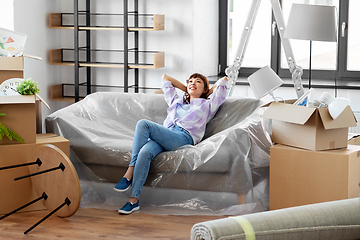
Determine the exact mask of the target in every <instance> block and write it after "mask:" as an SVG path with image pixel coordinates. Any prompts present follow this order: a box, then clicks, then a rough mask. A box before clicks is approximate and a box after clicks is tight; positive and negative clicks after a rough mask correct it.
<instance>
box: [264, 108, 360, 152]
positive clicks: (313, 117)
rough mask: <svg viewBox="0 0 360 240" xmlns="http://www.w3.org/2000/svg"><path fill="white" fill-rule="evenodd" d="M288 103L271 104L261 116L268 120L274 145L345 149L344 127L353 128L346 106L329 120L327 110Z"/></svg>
mask: <svg viewBox="0 0 360 240" xmlns="http://www.w3.org/2000/svg"><path fill="white" fill-rule="evenodd" d="M290 103H292V102H291V101H290V102H289V103H280V102H272V103H271V104H270V105H269V107H268V108H267V109H266V110H265V112H264V114H263V115H262V117H263V118H269V119H272V140H273V142H274V143H280V144H284V145H289V146H294V147H299V148H304V149H309V150H314V151H318V150H329V149H337V148H344V147H347V144H348V128H349V127H355V126H356V125H357V123H356V118H355V116H354V114H353V112H352V110H351V108H350V106H347V107H346V108H345V110H344V111H343V112H342V113H341V114H340V116H339V117H337V118H336V119H332V118H331V116H330V114H329V111H328V109H327V108H314V107H304V106H299V105H293V104H290Z"/></svg>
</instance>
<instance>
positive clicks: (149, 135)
mask: <svg viewBox="0 0 360 240" xmlns="http://www.w3.org/2000/svg"><path fill="white" fill-rule="evenodd" d="M179 129H180V128H179V127H176V129H169V128H166V127H164V126H162V125H160V124H157V123H154V122H152V121H149V120H146V119H142V120H140V121H138V123H137V124H136V128H135V136H134V141H133V148H132V157H131V161H130V165H129V166H130V167H134V166H135V165H136V161H137V159H138V155H139V152H140V150H141V148H142V147H143V146H144V145H145V144H146V143H147V142H148V141H149V139H151V140H153V141H155V142H157V143H158V144H159V145H160V146H161V147H162V148H163V150H164V151H171V150H174V149H176V148H178V147H181V146H184V145H186V144H192V143H193V142H192V141H193V140H192V138H191V135H190V134H189V133H188V132H186V131H185V130H182V131H181V130H179ZM155 156H156V155H155ZM155 156H154V157H155ZM132 170H133V169H130V168H129V169H128V171H127V172H126V174H125V175H126V176H127V178H128V179H130V178H131V177H130V176H131V174H132V172H133V171H132ZM129 177H130V178H129Z"/></svg>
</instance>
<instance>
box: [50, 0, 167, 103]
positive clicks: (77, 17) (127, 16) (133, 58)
mask: <svg viewBox="0 0 360 240" xmlns="http://www.w3.org/2000/svg"><path fill="white" fill-rule="evenodd" d="M85 1H86V5H85V10H79V0H74V13H50V14H49V27H50V28H55V29H72V30H73V31H74V48H73V49H69V48H64V49H54V50H51V51H50V64H52V65H65V66H73V67H74V84H71V86H73V88H74V95H73V96H72V95H71V96H68V95H66V94H64V86H67V85H69V84H59V85H55V86H52V87H51V99H52V100H56V101H59V100H60V101H75V102H77V101H79V100H80V99H81V98H83V96H80V86H81V87H86V95H88V94H90V93H92V88H94V87H96V88H99V87H110V86H108V85H93V84H92V82H91V79H92V76H91V69H92V68H93V67H104V68H123V69H124V75H123V79H124V80H123V83H124V84H123V86H113V87H112V88H121V89H123V90H124V92H128V91H129V89H131V88H133V89H134V91H135V92H136V93H137V92H139V89H142V88H141V87H139V69H140V68H141V69H155V68H160V67H163V66H164V52H156V51H139V31H157V30H164V15H154V14H139V13H138V9H139V4H138V0H133V1H134V9H133V10H131V11H129V9H128V1H129V0H123V9H124V10H123V11H124V12H123V13H119V14H114V13H91V12H90V0H85ZM111 17H112V18H114V17H115V18H117V19H116V21H115V22H117V23H116V25H110V26H109V25H106V26H105V25H104V24H102V23H101V21H102V20H103V19H101V18H111ZM71 18H72V21H73V23H71V22H69V19H70V20H71ZM146 18H147V19H149V20H147V21H140V19H146ZM143 22H145V24H144V23H143ZM140 23H141V24H142V25H140ZM94 30H97V31H98V30H119V31H123V32H124V34H123V35H124V37H123V49H122V50H102V49H92V48H91V34H92V31H94ZM79 32H85V39H86V40H85V44H84V46H80V43H79ZM129 34H134V38H133V39H134V40H133V47H132V48H129ZM66 52H72V54H70V57H69V56H67V55H66ZM102 53H105V55H106V56H105V57H104V59H98V58H99V55H100V54H102ZM110 54H114V55H119V54H120V56H115V57H109V55H110ZM149 54H152V55H153V58H151V57H150V58H149V57H148V55H149ZM94 55H96V56H94ZM142 55H144V56H147V57H143V58H142ZM95 58H96V60H95ZM110 59H111V60H110ZM114 59H115V60H114ZM149 59H150V62H149ZM80 68H85V69H86V82H84V83H80V79H79V78H80V77H79V75H80V74H79V70H80ZM130 70H132V71H134V81H133V82H134V83H133V85H129V81H128V80H129V71H130Z"/></svg>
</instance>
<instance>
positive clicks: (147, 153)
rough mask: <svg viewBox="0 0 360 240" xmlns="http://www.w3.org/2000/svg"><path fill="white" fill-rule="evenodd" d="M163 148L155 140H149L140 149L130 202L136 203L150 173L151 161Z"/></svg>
mask: <svg viewBox="0 0 360 240" xmlns="http://www.w3.org/2000/svg"><path fill="white" fill-rule="evenodd" d="M162 151H163V148H162V147H161V146H160V144H158V143H157V142H155V141H152V140H150V141H148V142H147V143H146V144H145V145H144V146H143V147H142V148H141V150H140V152H139V154H138V158H137V161H136V164H135V169H134V175H133V182H132V188H131V193H130V197H131V199H130V202H132V203H136V202H137V199H139V196H140V192H141V189H142V187H143V185H144V183H145V181H146V178H147V176H148V173H149V169H150V163H151V161H152V160H153V159H154V157H155V156H156V155H158V154H159V153H161V152H162Z"/></svg>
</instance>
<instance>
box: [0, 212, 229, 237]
mask: <svg viewBox="0 0 360 240" xmlns="http://www.w3.org/2000/svg"><path fill="white" fill-rule="evenodd" d="M48 213H49V211H47V210H44V211H35V212H24V213H16V214H13V215H11V216H9V217H7V218H5V219H3V220H1V221H0V239H37V240H38V239H39V240H42V239H44V240H45V239H46V240H49V239H59V238H61V239H87V240H90V239H175V240H176V239H190V230H191V228H192V226H193V225H194V224H195V223H198V222H203V221H208V220H214V219H219V218H223V217H220V216H181V215H174V216H172V215H154V214H151V215H150V214H144V213H139V212H135V213H132V214H130V215H119V214H118V213H117V211H109V210H103V209H90V208H79V210H78V211H77V212H76V214H75V215H73V216H72V217H69V218H59V217H57V216H51V217H50V218H48V219H47V220H46V221H44V222H43V223H41V224H40V225H39V226H37V227H36V228H35V229H33V230H32V231H30V232H29V233H28V234H26V235H24V232H25V231H26V230H27V229H29V228H30V227H31V226H32V225H34V224H35V223H36V222H38V221H39V220H40V219H42V218H43V217H45V216H46V215H47V214H48Z"/></svg>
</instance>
